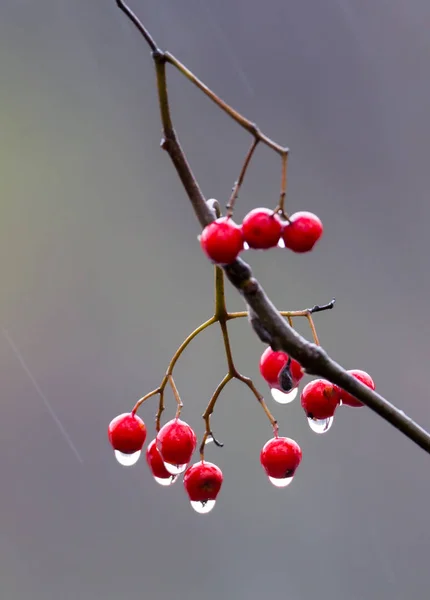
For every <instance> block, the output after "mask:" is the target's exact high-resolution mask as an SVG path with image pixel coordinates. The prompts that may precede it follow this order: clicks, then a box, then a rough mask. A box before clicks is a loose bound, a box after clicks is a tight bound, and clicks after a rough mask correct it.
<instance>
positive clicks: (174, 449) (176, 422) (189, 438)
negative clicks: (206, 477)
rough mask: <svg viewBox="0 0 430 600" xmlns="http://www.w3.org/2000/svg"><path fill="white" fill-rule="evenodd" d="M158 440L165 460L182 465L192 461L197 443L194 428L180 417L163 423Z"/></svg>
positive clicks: (158, 445) (159, 448) (158, 446)
mask: <svg viewBox="0 0 430 600" xmlns="http://www.w3.org/2000/svg"><path fill="white" fill-rule="evenodd" d="M156 440H157V448H158V450H159V452H160V454H161V456H162V459H163V461H164V462H165V463H168V464H170V465H177V466H181V467H182V466H186V465H187V464H188V463H189V462H190V460H191V456H192V455H193V452H194V450H195V448H196V444H197V438H196V434H195V433H194V431H193V430H192V428H191V427H190V426H189V425H188V423H185V422H184V421H181V420H180V419H172V420H171V421H169V422H168V423H166V424H165V425H163V427H162V428H161V429H160V431H159V432H158V434H157V437H156Z"/></svg>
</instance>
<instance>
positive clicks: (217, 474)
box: [108, 413, 302, 514]
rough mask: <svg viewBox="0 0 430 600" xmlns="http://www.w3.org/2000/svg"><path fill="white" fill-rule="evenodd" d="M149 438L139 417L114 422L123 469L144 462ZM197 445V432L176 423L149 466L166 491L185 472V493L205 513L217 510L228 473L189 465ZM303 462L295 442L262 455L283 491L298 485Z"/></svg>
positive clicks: (111, 432)
mask: <svg viewBox="0 0 430 600" xmlns="http://www.w3.org/2000/svg"><path fill="white" fill-rule="evenodd" d="M146 435H147V430H146V426H145V423H144V422H143V421H142V419H141V418H140V417H139V416H138V415H136V414H134V413H124V414H121V415H118V416H117V417H115V418H114V419H113V420H112V421H111V423H110V424H109V427H108V437H109V441H110V443H111V445H112V447H113V449H114V451H115V455H116V458H117V460H118V462H119V463H120V464H122V465H124V466H131V465H134V464H135V463H136V462H137V461H138V459H139V457H140V455H141V453H142V448H143V445H144V443H145V440H146ZM196 444H197V437H196V434H195V433H194V431H193V429H192V428H191V427H190V426H189V425H188V424H187V423H185V422H184V421H181V420H180V419H179V418H175V419H173V420H171V421H169V422H168V423H166V424H165V425H164V426H163V427H162V428H161V429H160V431H159V432H158V434H157V436H156V438H155V439H154V440H152V441H151V442H150V443H149V445H148V447H147V449H146V461H147V463H148V466H149V469H150V471H151V473H152V475H153V477H154V479H155V481H156V482H157V483H159V484H160V485H163V486H168V485H172V484H173V483H174V482H175V481H176V480H177V478H178V476H179V475H180V474H181V473H184V480H183V482H184V488H185V491H186V493H187V495H188V497H189V499H190V502H191V506H192V507H193V508H194V510H195V511H196V512H198V513H202V514H203V513H208V512H209V511H211V510H212V508H213V507H214V506H215V501H216V498H217V496H218V493H219V491H220V489H221V486H222V482H223V474H222V471H221V469H220V468H219V467H217V466H216V465H214V464H212V463H210V462H207V461H206V460H200V461H198V462H196V463H194V464H193V465H192V466H188V465H189V463H190V461H191V458H192V455H193V453H194V450H195V449H196ZM301 458H302V452H301V450H300V447H299V446H298V444H297V443H296V442H295V441H294V440H290V439H289V438H282V437H274V438H272V439H271V440H269V441H268V442H267V443H266V444H265V446H264V447H263V449H262V450H261V455H260V462H261V465H262V466H263V468H264V470H265V471H266V474H267V476H268V477H269V479H270V481H271V482H272V483H273V484H274V485H275V486H277V487H285V486H286V485H288V484H289V483H290V482H291V481H292V478H293V476H294V473H295V471H296V469H297V467H298V466H299V464H300V461H301ZM187 467H188V468H187Z"/></svg>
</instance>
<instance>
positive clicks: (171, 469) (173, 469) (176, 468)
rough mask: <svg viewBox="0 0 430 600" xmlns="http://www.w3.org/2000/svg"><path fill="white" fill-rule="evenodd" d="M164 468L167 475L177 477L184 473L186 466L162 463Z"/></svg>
mask: <svg viewBox="0 0 430 600" xmlns="http://www.w3.org/2000/svg"><path fill="white" fill-rule="evenodd" d="M164 466H165V467H166V471H167V472H168V473H170V474H171V475H179V474H180V473H183V472H184V471H185V469H186V468H187V465H186V464H185V465H171V464H170V463H166V462H165V463H164Z"/></svg>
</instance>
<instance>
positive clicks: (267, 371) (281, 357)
mask: <svg viewBox="0 0 430 600" xmlns="http://www.w3.org/2000/svg"><path fill="white" fill-rule="evenodd" d="M288 358H289V356H288V354H287V353H286V352H282V351H276V352H275V351H274V350H272V348H270V346H269V347H268V348H266V350H265V351H264V352H263V354H262V355H261V358H260V373H261V376H262V377H263V379H265V380H266V381H267V383H268V384H269V386H270V387H271V388H276V389H278V390H282V386H281V384H280V380H279V378H280V374H281V371H282V369H283V368H284V367H285V366H286V364H287V362H288ZM290 372H291V378H292V380H293V384H294V385H295V386H296V385H297V384H298V383H299V381H300V380H301V378H302V377H303V375H304V371H303V369H302V367H301V365H300V364H299V363H298V362H297V361H296V360H293V359H292V360H291V364H290Z"/></svg>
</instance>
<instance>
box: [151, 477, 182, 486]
mask: <svg viewBox="0 0 430 600" xmlns="http://www.w3.org/2000/svg"><path fill="white" fill-rule="evenodd" d="M154 479H155V481H156V482H157V483H159V484H160V485H163V486H165V487H167V486H168V485H173V484H174V483H175V481H176V480H177V479H178V476H177V475H172V476H171V477H154Z"/></svg>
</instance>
